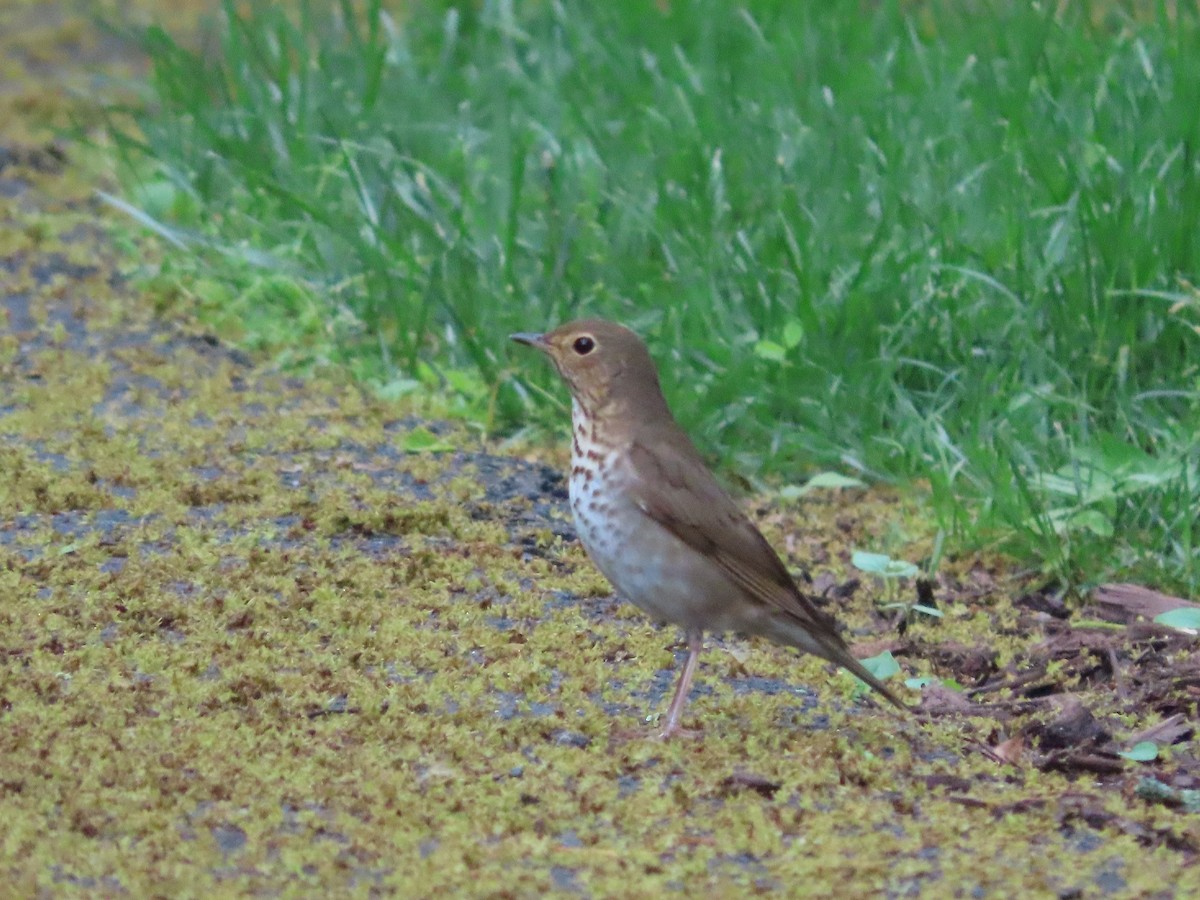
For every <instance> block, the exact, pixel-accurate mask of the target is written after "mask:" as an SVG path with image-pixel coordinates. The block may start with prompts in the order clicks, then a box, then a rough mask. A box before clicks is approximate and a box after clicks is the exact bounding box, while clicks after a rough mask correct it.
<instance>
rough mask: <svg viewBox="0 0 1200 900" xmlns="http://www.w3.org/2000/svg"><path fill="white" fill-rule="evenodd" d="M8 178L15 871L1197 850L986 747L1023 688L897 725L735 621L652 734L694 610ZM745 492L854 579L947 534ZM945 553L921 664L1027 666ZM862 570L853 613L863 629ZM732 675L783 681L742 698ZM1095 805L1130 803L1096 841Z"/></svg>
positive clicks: (741, 878) (1045, 865)
mask: <svg viewBox="0 0 1200 900" xmlns="http://www.w3.org/2000/svg"><path fill="white" fill-rule="evenodd" d="M30 8H31V9H32V7H30ZM3 31H4V29H0V32H3ZM63 34H64V37H63V39H64V40H70V41H84V42H86V41H88V40H90V39H89V38H88V37H87V35H88V32H86V31H73V30H71V29H68V30H67V31H66V32H64V33H63ZM55 102H58V101H53V100H47V105H48V106H50V107H52V106H53V105H54V103H55ZM0 121H3V117H2V116H0ZM6 175H7V176H11V177H14V178H19V179H20V180H22V181H23V182H24V183H26V184H27V185H28V187H27V188H26V189H25V190H24V192H23V193H22V195H21V198H20V202H19V203H18V204H15V205H14V206H13V207H11V208H5V209H4V211H3V212H2V213H0V217H6V218H4V221H3V224H4V226H5V227H4V228H0V232H3V233H6V234H8V235H10V237H9V238H6V239H4V242H3V243H0V258H2V259H3V261H4V266H5V269H6V271H8V272H9V273H10V274H11V275H12V279H11V282H10V284H11V285H13V286H12V287H10V288H8V290H10V291H12V292H17V291H19V292H23V293H25V294H27V295H28V303H29V323H26V322H25V320H24V318H23V317H22V319H21V321H22V324H21V326H20V327H21V334H20V335H19V336H18V335H16V334H5V335H0V472H3V475H4V477H3V478H0V597H3V598H4V602H3V603H0V790H2V791H3V796H4V809H5V827H4V828H3V829H0V848H2V853H0V859H3V862H2V863H0V873H2V874H3V877H4V881H5V883H7V884H10V885H12V888H11V890H12V891H13V892H14V893H20V894H38V893H46V894H62V893H67V894H71V893H88V894H117V893H121V892H126V893H128V894H131V895H134V896H140V895H155V894H178V893H182V894H195V893H201V892H212V893H215V894H217V895H224V894H229V893H237V894H249V893H259V892H261V893H283V894H293V895H305V894H308V895H313V894H330V893H334V894H341V893H367V892H369V891H370V890H372V889H378V890H379V891H387V890H394V891H398V892H412V891H413V890H414V886H419V889H420V892H421V893H424V894H434V893H439V892H443V891H445V892H457V893H462V892H469V893H472V894H478V895H503V896H515V895H528V894H533V893H551V892H563V891H566V890H569V889H571V888H573V887H578V888H579V889H580V890H582V891H585V892H590V893H594V894H610V895H629V894H631V893H632V894H640V895H653V894H657V893H664V892H668V891H679V890H687V891H688V892H692V893H700V894H713V895H717V894H727V895H728V894H732V893H748V892H751V891H754V890H765V889H767V888H770V887H778V888H781V889H783V890H787V891H799V890H803V891H804V892H806V893H811V894H814V895H819V894H829V893H835V892H837V893H845V892H847V891H850V890H852V891H853V892H854V893H856V894H868V893H872V892H893V893H906V892H910V891H912V890H915V889H917V888H923V889H926V890H928V891H929V892H930V893H936V894H938V895H957V894H971V893H972V892H976V891H982V892H984V893H1004V894H1009V895H1011V894H1022V893H1026V894H1038V893H1055V892H1063V891H1072V890H1078V891H1079V892H1081V893H1083V894H1084V895H1088V894H1091V893H1094V892H1096V891H1097V883H1098V882H1097V879H1098V878H1102V877H1111V878H1113V879H1116V880H1115V881H1113V882H1112V883H1113V884H1115V885H1117V889H1116V890H1114V891H1112V893H1115V894H1125V895H1128V896H1143V895H1146V894H1150V893H1153V892H1154V891H1156V890H1162V889H1163V886H1164V884H1169V885H1170V887H1172V888H1173V889H1175V890H1176V891H1178V892H1179V893H1180V894H1186V893H1189V892H1192V893H1194V892H1195V890H1190V888H1194V887H1195V886H1194V885H1193V884H1189V879H1191V880H1192V882H1194V881H1195V876H1194V875H1193V874H1192V872H1193V871H1194V870H1191V869H1185V868H1183V866H1184V863H1185V862H1186V860H1187V853H1186V852H1180V851H1178V850H1175V849H1171V847H1172V846H1174V847H1180V846H1183V847H1187V846H1189V845H1190V846H1194V843H1195V840H1196V837H1195V835H1196V830H1195V826H1194V824H1192V823H1191V822H1190V820H1187V819H1184V818H1183V817H1181V816H1180V814H1178V813H1175V812H1172V811H1170V810H1167V809H1163V808H1157V807H1149V806H1141V805H1136V804H1134V803H1133V801H1130V800H1128V799H1127V798H1126V797H1125V795H1123V794H1122V792H1121V790H1119V789H1118V787H1116V786H1113V787H1110V786H1106V785H1103V784H1093V783H1089V782H1087V781H1079V782H1075V781H1071V780H1070V779H1068V778H1067V777H1066V776H1063V775H1061V774H1056V773H1042V772H1038V771H1036V770H1035V769H1032V768H1018V767H1011V766H1007V767H1006V766H1000V765H998V764H997V763H995V762H993V761H991V760H989V759H987V758H986V757H985V756H984V755H983V754H982V753H980V752H978V751H977V750H976V749H975V748H976V747H978V746H980V745H981V744H986V745H989V746H990V745H993V744H994V743H995V742H996V740H997V739H998V737H999V734H998V733H999V732H1004V733H1006V734H1011V733H1015V732H1016V730H1018V729H1019V728H1020V726H1021V725H1022V724H1024V723H1025V722H1026V721H1028V718H1029V717H1028V715H1023V716H1022V717H1018V718H1016V719H1014V720H1012V721H1009V722H998V720H996V719H994V718H990V717H985V716H982V715H980V716H976V717H962V718H957V719H942V720H936V721H933V722H927V723H918V722H916V721H913V720H899V719H897V718H896V717H895V716H892V715H890V714H888V713H886V712H881V711H878V710H873V709H860V708H857V707H855V705H854V702H853V701H852V697H853V695H854V690H855V686H854V684H853V683H852V682H851V680H850V679H849V678H847V677H845V676H842V675H834V674H832V673H830V672H829V671H828V668H827V667H826V666H824V665H823V664H821V663H820V662H818V661H815V660H813V659H810V658H797V657H796V656H795V654H793V653H790V652H788V651H785V650H781V649H779V648H776V647H770V646H766V645H762V644H759V643H740V642H738V641H735V640H731V641H729V642H727V643H726V644H725V645H724V646H723V647H721V648H711V649H709V651H708V652H707V653H706V654H705V656H704V658H703V661H702V665H701V670H700V673H699V686H700V689H699V690H698V691H697V694H696V696H695V697H694V705H693V707H692V709H691V711H690V713H689V720H690V721H695V722H699V723H703V725H704V727H705V729H706V734H705V736H704V739H703V740H702V741H680V742H676V743H667V744H662V743H658V742H655V741H652V740H647V739H646V738H645V734H646V732H647V730H648V728H649V725H648V724H647V723H646V722H645V717H646V716H647V715H648V714H651V713H659V712H661V711H662V708H663V706H664V705H665V699H664V698H663V697H661V696H660V695H661V693H662V692H663V691H664V690H669V688H668V687H667V686H668V685H669V680H670V677H671V676H672V673H670V672H667V671H666V670H671V669H674V668H675V656H674V650H675V647H676V645H675V640H676V635H675V634H674V633H673V632H672V631H670V630H659V629H655V628H653V627H652V626H650V625H649V624H648V623H647V622H646V621H645V619H644V617H643V616H642V615H641V614H640V613H639V612H638V611H637V610H635V609H633V608H631V607H628V606H623V605H617V604H614V603H612V602H611V600H610V590H609V588H608V586H607V585H606V583H605V582H604V580H603V579H602V578H601V576H600V575H599V574H598V573H597V572H596V571H595V570H594V569H593V568H592V567H591V566H590V565H589V564H588V563H587V561H586V560H585V558H584V556H583V554H582V552H581V551H580V549H579V548H578V546H577V545H575V544H573V543H564V542H563V541H562V540H561V539H559V538H557V537H555V536H554V535H553V532H552V530H551V529H550V527H549V525H548V523H546V522H544V521H543V520H540V519H539V518H538V516H537V515H535V514H531V512H530V508H529V507H530V501H529V500H528V499H527V498H525V497H524V495H523V494H522V493H521V492H515V493H514V495H513V496H512V497H511V498H507V499H505V498H501V499H494V500H493V501H491V502H488V503H486V504H485V503H483V502H482V500H481V498H480V478H482V477H483V476H482V475H481V474H480V473H481V472H482V471H483V470H484V467H483V466H482V464H477V463H476V462H475V461H473V460H472V459H471V458H470V457H469V456H464V455H463V454H462V453H445V454H404V453H401V452H398V450H397V448H398V447H399V446H401V445H402V443H403V438H402V434H401V433H398V432H396V431H395V430H392V429H389V428H386V427H385V426H387V425H388V424H389V423H391V422H393V421H395V420H397V419H399V418H401V417H402V416H404V415H405V414H408V413H410V412H411V411H412V410H413V409H421V408H426V407H425V405H427V404H428V403H430V402H431V401H430V400H429V399H428V398H422V397H413V398H410V400H409V401H406V402H410V403H411V406H408V407H403V406H389V405H384V404H381V403H379V402H377V401H374V400H371V399H369V398H366V397H364V396H363V394H362V393H361V392H360V391H357V390H355V389H353V388H351V387H348V386H346V385H344V384H342V383H340V382H338V381H322V380H307V381H303V382H301V381H297V380H294V379H284V378H281V377H278V376H276V375H273V374H271V373H269V372H262V371H258V370H255V369H251V368H247V367H246V366H244V365H241V364H239V363H238V362H237V361H236V360H234V359H232V358H231V357H230V356H229V355H228V354H227V353H225V352H224V351H223V350H220V349H219V348H213V347H212V346H211V345H210V344H209V343H207V342H206V341H203V340H194V339H193V336H192V335H191V334H190V328H191V326H190V325H189V324H188V323H187V322H186V321H184V322H179V323H172V324H167V323H159V322H156V321H155V319H154V314H153V308H152V302H151V301H150V300H149V299H147V298H146V297H144V296H141V295H139V294H137V293H136V292H134V291H132V290H130V289H128V288H123V287H121V286H120V283H119V280H116V279H113V277H112V276H113V273H114V269H115V267H117V266H118V265H119V262H120V261H119V260H118V259H117V258H116V257H115V255H114V252H113V250H112V246H111V245H110V244H109V243H108V240H107V238H106V237H105V233H104V229H103V224H104V223H103V221H102V220H99V219H94V218H93V217H92V213H91V212H87V213H86V214H85V213H81V212H80V210H81V209H87V206H86V198H87V197H88V196H89V192H90V190H91V187H92V184H93V181H92V180H89V179H90V178H91V177H92V176H88V177H85V176H84V175H83V174H81V172H80V171H79V169H77V168H73V167H68V168H67V169H66V170H65V172H62V173H54V172H45V171H41V170H39V169H37V168H34V167H28V166H26V167H17V168H16V169H15V170H9V171H7V172H6ZM13 234H16V235H19V237H18V238H12V237H11V235H13ZM43 263H45V264H48V265H50V266H51V268H52V269H54V270H55V271H57V273H58V274H54V272H51V273H50V277H39V276H38V275H37V273H38V271H39V269H40V267H41V264H43ZM72 265H83V266H87V267H88V268H86V269H84V270H82V271H80V270H72V269H70V268H69V267H70V266H72ZM42 274H43V275H45V273H42ZM114 284H116V285H117V286H116V287H114V286H113V285H114ZM8 318H9V321H8V322H7V323H6V327H10V328H11V327H13V324H12V323H13V322H14V321H15V320H16V318H17V316H16V315H15V314H10V315H9V317H8ZM443 438H444V439H445V440H446V441H448V442H450V443H451V444H453V445H454V446H458V447H461V448H463V450H464V451H469V450H471V449H473V447H474V439H473V438H471V437H470V436H469V435H467V434H466V433H465V432H449V433H447V434H446V435H443ZM531 453H532V454H534V455H536V453H534V451H531ZM542 456H543V457H545V458H549V459H551V460H552V461H555V462H556V464H560V463H561V462H562V454H561V449H559V450H555V451H552V452H550V453H543V454H542ZM511 465H512V466H513V467H514V471H515V467H516V463H512V464H511ZM847 500H849V502H847ZM754 514H755V517H756V518H757V519H758V520H759V521H761V522H762V523H763V525H764V529H765V530H766V532H767V534H768V537H769V538H770V539H771V541H772V542H773V543H774V544H775V545H776V546H778V547H781V548H784V549H785V550H786V551H787V554H788V556H789V560H790V561H791V562H792V563H793V564H794V565H796V566H801V565H803V566H805V567H807V568H809V569H811V571H812V573H813V574H814V575H819V574H822V573H826V574H832V575H833V576H834V577H835V578H836V579H839V580H844V579H845V578H848V577H849V576H851V575H853V574H854V573H853V571H852V569H851V568H850V564H849V558H850V553H851V552H852V550H853V549H855V548H859V547H865V548H869V549H880V550H886V551H887V552H895V553H896V554H898V555H903V556H905V558H910V559H915V558H920V557H922V556H924V555H926V554H927V553H928V552H929V551H930V548H931V546H932V541H931V536H930V535H929V534H928V533H927V532H926V529H925V528H924V525H923V522H924V517H923V515H922V512H921V506H920V501H919V499H918V498H914V497H911V496H907V495H899V494H896V493H894V492H887V491H872V492H868V493H862V492H856V493H853V494H849V495H841V494H832V493H830V494H824V495H820V494H818V495H815V496H813V497H810V498H806V499H805V501H804V503H803V505H802V506H800V507H798V508H797V507H789V508H786V509H780V508H776V507H772V506H770V505H766V504H764V505H761V506H758V507H755V508H754ZM983 572H986V573H988V578H987V581H986V583H983V582H978V583H977V581H978V580H979V579H981V578H982V575H981V574H980V573H983ZM941 577H942V578H943V579H944V582H945V584H946V585H947V586H948V587H947V591H948V592H949V593H951V594H952V595H953V596H955V597H958V598H960V601H959V602H958V603H957V604H954V605H949V606H946V607H945V608H944V612H945V617H944V618H943V619H942V620H940V622H938V623H930V622H923V621H920V620H918V621H916V622H914V623H913V625H912V626H911V630H910V637H911V638H912V639H913V644H912V646H914V647H917V648H922V647H925V648H929V650H930V652H929V653H922V652H917V653H914V654H912V655H910V656H906V657H904V658H903V664H904V667H905V670H906V674H918V673H922V674H924V673H934V672H936V670H937V667H936V666H935V665H934V663H933V662H932V651H933V649H935V648H936V647H938V646H940V645H943V644H947V643H950V642H952V641H959V642H962V643H966V644H974V643H977V642H978V641H980V640H986V641H987V642H989V644H990V645H991V646H992V647H994V649H995V652H996V654H997V657H998V659H999V660H1000V662H1001V664H1006V663H1008V662H1009V661H1012V660H1020V659H1021V658H1022V654H1024V653H1026V652H1027V650H1028V644H1029V641H1030V640H1031V637H1030V635H1028V634H1026V633H1023V632H1022V626H1021V620H1020V619H1019V618H1018V616H1017V613H1016V612H1015V610H1014V606H1013V603H1012V600H1013V596H1014V594H1015V593H1016V592H1017V591H1018V590H1020V589H1021V583H1020V582H1019V581H1017V580H1015V579H1012V578H1009V577H1007V576H1006V575H1005V569H1004V564H1003V562H1002V561H999V560H997V561H989V562H988V564H987V565H986V566H984V565H982V564H981V563H980V561H979V560H966V559H964V560H951V561H948V562H947V563H946V564H945V566H944V568H943V571H942V576H941ZM973 579H974V581H973ZM864 582H865V583H864V587H863V588H861V589H860V590H859V591H858V592H857V593H855V594H853V595H852V596H850V597H849V598H846V599H843V600H838V601H836V603H837V613H838V615H839V617H840V618H842V619H843V620H844V621H845V622H846V623H847V625H848V626H849V627H850V628H851V631H852V634H854V635H855V636H856V639H861V640H863V641H870V640H874V639H877V638H880V637H881V631H880V628H881V626H880V621H881V620H880V619H879V618H878V617H877V616H876V615H875V614H874V612H873V604H874V603H875V599H876V595H877V594H878V591H877V586H876V585H873V584H871V583H870V582H869V580H864ZM963 585H968V586H970V585H975V586H974V587H971V588H970V589H969V590H968V589H967V588H966V587H963ZM954 586H957V587H955V589H954V590H950V587H954ZM962 598H969V601H968V599H962ZM747 676H754V677H757V678H762V679H775V680H777V681H778V682H779V683H780V684H781V685H783V686H784V689H781V690H779V691H777V692H774V693H770V692H763V691H749V692H744V691H741V690H739V689H738V686H739V685H740V684H742V683H743V682H744V679H745V678H746V677H747ZM801 684H803V685H811V686H812V690H813V691H814V692H816V694H817V696H818V701H817V702H815V703H810V701H809V699H808V695H806V694H802V693H800V692H799V690H798V689H797V688H796V687H795V686H796V685H801ZM1093 699H1094V703H1095V705H1096V707H1097V710H1098V711H1099V712H1103V711H1104V710H1105V709H1106V708H1109V707H1113V706H1114V705H1115V701H1114V700H1112V699H1111V698H1105V697H1100V696H1096V697H1094V698H1093ZM1151 716H1152V713H1149V712H1147V713H1145V714H1143V713H1141V712H1138V713H1137V714H1135V715H1129V714H1127V715H1126V722H1125V724H1126V726H1127V727H1128V728H1129V730H1130V731H1133V730H1136V729H1138V728H1142V727H1145V725H1146V724H1147V723H1148V721H1150V720H1151ZM1081 798H1087V800H1086V802H1087V803H1089V804H1091V812H1089V811H1088V810H1087V809H1083V808H1082V807H1081V806H1080V805H1079V804H1081V803H1083V802H1084V801H1083V800H1082V799H1081ZM1072 804H1075V805H1072ZM1081 810H1082V811H1081ZM1096 810H1100V811H1107V813H1109V814H1111V816H1112V817H1113V818H1110V819H1105V820H1104V821H1110V822H1121V821H1125V822H1129V823H1131V824H1130V827H1128V828H1121V827H1117V826H1116V825H1110V826H1108V827H1107V828H1104V829H1097V828H1095V827H1094V826H1093V825H1092V824H1089V822H1090V821H1099V819H1098V817H1097V815H1096V814H1095V811H1096ZM1089 817H1090V818H1089ZM1159 834H1169V835H1171V836H1172V841H1167V842H1164V841H1159V840H1157V838H1155V835H1159ZM1189 842H1190V843H1189ZM1146 844H1152V845H1153V846H1151V847H1147V846H1145V845H1146ZM1106 873H1111V876H1110V875H1108V874H1106ZM1168 878H1169V880H1168ZM1106 883H1107V882H1106ZM1121 885H1123V887H1122V886H1121Z"/></svg>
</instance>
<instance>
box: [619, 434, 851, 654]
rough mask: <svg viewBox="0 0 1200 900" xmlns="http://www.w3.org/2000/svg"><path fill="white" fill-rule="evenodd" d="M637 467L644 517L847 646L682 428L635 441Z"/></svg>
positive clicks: (636, 488) (767, 600)
mask: <svg viewBox="0 0 1200 900" xmlns="http://www.w3.org/2000/svg"><path fill="white" fill-rule="evenodd" d="M672 432H673V433H672ZM651 445H652V446H653V447H654V452H653V453H651V452H650V450H649V449H648V447H649V446H651ZM630 462H631V463H632V466H633V471H634V474H635V476H636V479H635V483H634V485H633V493H634V496H635V500H636V503H637V505H638V507H639V508H640V509H641V510H642V512H644V513H645V514H646V515H648V516H650V517H651V518H652V519H654V520H655V521H656V522H658V523H659V524H661V525H662V526H664V527H665V528H666V529H667V530H668V531H670V532H671V533H672V534H674V535H675V536H676V537H678V538H679V539H680V540H682V541H683V542H684V543H685V544H687V545H688V546H690V547H693V548H694V549H696V550H697V551H699V552H700V553H703V554H704V555H706V556H708V557H709V558H710V559H712V560H714V561H715V562H716V563H717V565H718V566H720V567H721V569H722V570H723V571H724V572H725V573H726V574H727V575H728V576H729V578H730V579H731V580H732V581H733V582H734V583H735V584H737V585H739V586H740V587H742V588H743V589H744V590H745V591H746V593H747V594H749V595H750V597H751V598H753V599H755V600H757V601H759V602H761V603H764V604H767V605H769V606H772V607H774V608H776V609H778V610H779V611H781V612H784V613H787V614H788V615H790V616H793V617H794V618H796V619H798V620H799V621H800V623H801V624H803V625H804V626H805V627H806V628H807V629H809V630H810V631H811V632H812V633H813V636H814V637H818V638H821V637H824V636H825V635H828V636H831V637H833V638H834V639H835V641H836V642H837V643H838V644H839V645H840V644H841V643H842V641H841V638H840V637H839V636H838V634H837V632H836V630H834V622H833V619H832V617H830V616H828V615H826V614H825V613H823V612H821V611H820V610H819V609H817V608H816V606H814V605H813V603H812V601H811V600H809V599H808V598H807V597H805V596H804V595H803V594H802V593H801V592H800V590H799V589H798V588H797V587H796V583H795V582H794V581H793V580H792V576H791V575H790V574H788V570H787V568H786V567H785V566H784V564H783V561H782V560H780V558H779V556H778V555H777V554H776V553H775V551H774V550H773V549H772V548H771V545H770V544H768V543H767V539H766V538H764V537H763V536H762V534H761V533H760V532H759V530H758V529H757V528H756V527H755V526H754V523H753V522H751V521H750V519H749V518H747V517H746V514H745V513H743V512H742V511H741V509H740V508H739V507H738V505H737V504H736V503H735V502H734V501H733V499H732V498H731V497H730V496H729V494H727V493H726V492H725V490H724V488H722V487H721V485H720V484H718V483H717V480H716V479H715V478H714V477H713V476H712V474H711V473H710V472H709V471H708V467H707V466H705V465H704V462H703V461H702V460H701V459H700V455H699V454H698V453H697V452H696V450H695V448H694V447H693V446H692V444H691V441H689V440H688V439H687V437H686V436H685V435H684V434H683V432H682V431H681V430H680V429H679V428H678V426H675V425H674V423H664V424H661V425H656V426H654V427H652V428H650V429H646V431H645V432H644V433H642V434H640V435H638V436H637V437H636V438H635V439H634V441H633V444H632V446H631V448H630ZM822 643H824V640H822Z"/></svg>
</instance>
